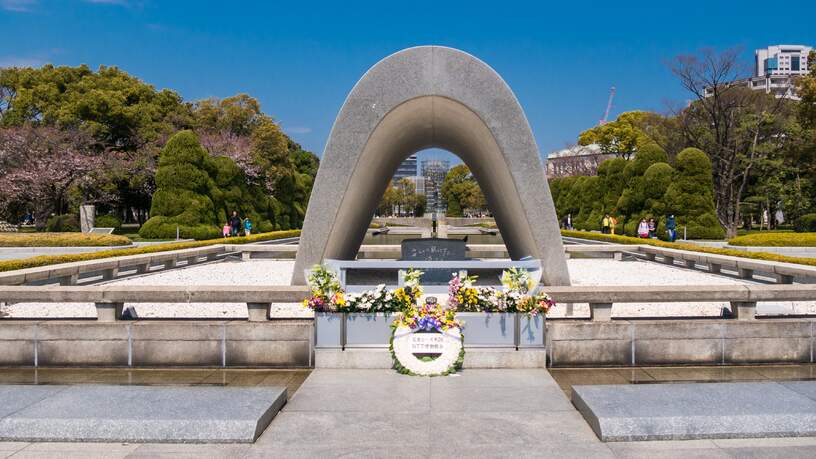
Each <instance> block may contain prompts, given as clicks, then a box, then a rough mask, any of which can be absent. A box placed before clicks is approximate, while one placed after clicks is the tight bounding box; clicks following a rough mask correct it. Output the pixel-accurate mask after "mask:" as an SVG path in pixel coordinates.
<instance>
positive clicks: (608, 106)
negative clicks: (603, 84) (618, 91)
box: [598, 86, 615, 126]
mask: <svg viewBox="0 0 816 459" xmlns="http://www.w3.org/2000/svg"><path fill="white" fill-rule="evenodd" d="M613 99H615V87H614V86H612V87H611V88H609V100H608V101H607V102H606V111H605V112H604V116H603V118H602V119H601V122H600V123H598V126H600V125H603V124H606V120H607V119H608V118H609V112H610V111H612V100H613Z"/></svg>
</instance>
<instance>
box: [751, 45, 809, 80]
mask: <svg viewBox="0 0 816 459" xmlns="http://www.w3.org/2000/svg"><path fill="white" fill-rule="evenodd" d="M811 51H813V48H811V47H810V46H805V45H775V46H769V47H767V48H764V49H758V50H756V51H755V53H754V54H755V55H756V61H755V62H754V70H755V72H754V76H757V77H770V76H774V75H805V74H806V73H808V55H809V54H810V52H811Z"/></svg>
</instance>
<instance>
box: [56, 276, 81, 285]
mask: <svg viewBox="0 0 816 459" xmlns="http://www.w3.org/2000/svg"><path fill="white" fill-rule="evenodd" d="M77 280H79V275H78V274H71V275H68V276H62V277H60V278H59V284H60V285H76V284H77Z"/></svg>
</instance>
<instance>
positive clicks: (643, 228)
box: [638, 218, 649, 239]
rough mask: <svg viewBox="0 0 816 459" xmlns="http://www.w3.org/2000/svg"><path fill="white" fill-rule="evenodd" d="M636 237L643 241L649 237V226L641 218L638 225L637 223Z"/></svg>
mask: <svg viewBox="0 0 816 459" xmlns="http://www.w3.org/2000/svg"><path fill="white" fill-rule="evenodd" d="M638 236H640V237H642V238H644V239H646V238H648V237H649V224H648V223H647V222H646V219H645V218H641V219H640V223H638Z"/></svg>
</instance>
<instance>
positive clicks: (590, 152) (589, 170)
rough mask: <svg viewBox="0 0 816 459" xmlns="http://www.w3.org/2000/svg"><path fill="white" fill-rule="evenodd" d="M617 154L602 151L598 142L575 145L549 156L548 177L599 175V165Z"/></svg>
mask: <svg viewBox="0 0 816 459" xmlns="http://www.w3.org/2000/svg"><path fill="white" fill-rule="evenodd" d="M614 157H615V155H613V154H607V153H603V152H601V147H600V146H599V145H596V144H590V145H574V146H572V147H569V148H564V149H563V150H558V151H554V152H552V153H550V154H549V155H548V156H547V178H548V179H551V178H557V177H572V176H575V175H586V176H591V175H598V166H600V164H601V163H602V162H604V161H606V160H607V159H609V158H614Z"/></svg>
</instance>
